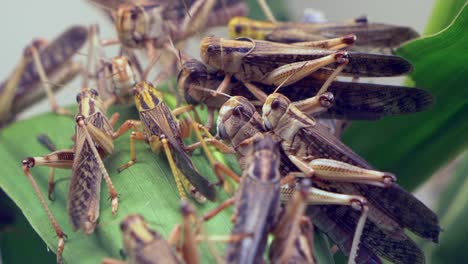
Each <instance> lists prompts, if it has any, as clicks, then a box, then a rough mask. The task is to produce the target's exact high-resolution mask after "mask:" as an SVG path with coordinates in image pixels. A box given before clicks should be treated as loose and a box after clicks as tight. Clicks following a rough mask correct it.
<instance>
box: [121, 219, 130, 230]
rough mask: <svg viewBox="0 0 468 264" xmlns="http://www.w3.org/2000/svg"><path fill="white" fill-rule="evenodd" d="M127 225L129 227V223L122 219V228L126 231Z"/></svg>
mask: <svg viewBox="0 0 468 264" xmlns="http://www.w3.org/2000/svg"><path fill="white" fill-rule="evenodd" d="M127 227H128V224H127V222H126V221H122V222H121V223H120V230H122V231H125V230H126V229H127Z"/></svg>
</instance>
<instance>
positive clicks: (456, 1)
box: [424, 0, 466, 35]
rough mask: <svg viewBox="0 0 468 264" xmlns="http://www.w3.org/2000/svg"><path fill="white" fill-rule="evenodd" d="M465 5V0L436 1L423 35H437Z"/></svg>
mask: <svg viewBox="0 0 468 264" xmlns="http://www.w3.org/2000/svg"><path fill="white" fill-rule="evenodd" d="M465 3H466V0H437V1H436V2H435V4H434V7H433V8H432V14H431V19H430V20H429V22H428V23H427V25H426V29H425V31H424V35H430V34H434V33H437V32H439V31H441V30H442V29H444V28H445V27H447V26H448V25H449V24H450V23H451V22H452V21H453V18H455V16H456V15H457V14H458V12H460V10H461V9H462V7H463V6H464V5H465Z"/></svg>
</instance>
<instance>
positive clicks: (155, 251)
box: [102, 214, 183, 264]
mask: <svg viewBox="0 0 468 264" xmlns="http://www.w3.org/2000/svg"><path fill="white" fill-rule="evenodd" d="M120 231H122V238H123V247H124V252H125V255H126V257H127V261H121V260H117V259H109V258H105V259H103V261H102V263H103V264H123V263H129V264H140V263H141V264H143V263H147V264H149V263H152V264H153V263H154V264H155V263H168V264H176V263H183V261H182V259H181V258H180V256H179V255H178V254H177V252H176V251H175V250H174V248H173V247H172V246H171V245H170V243H169V242H168V241H166V240H165V239H164V238H163V237H162V235H161V234H159V233H158V232H156V231H154V230H152V229H150V228H149V227H148V225H147V223H146V222H145V219H144V218H143V216H141V215H137V214H132V215H128V216H126V217H125V218H124V219H123V220H122V222H121V223H120Z"/></svg>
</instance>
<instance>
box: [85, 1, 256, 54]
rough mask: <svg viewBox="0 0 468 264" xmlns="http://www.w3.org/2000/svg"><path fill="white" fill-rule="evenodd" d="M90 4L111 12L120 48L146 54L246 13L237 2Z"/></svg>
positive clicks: (243, 4) (108, 2) (106, 2)
mask: <svg viewBox="0 0 468 264" xmlns="http://www.w3.org/2000/svg"><path fill="white" fill-rule="evenodd" d="M91 2H94V3H96V4H97V5H98V6H101V7H104V8H105V9H107V10H112V14H111V16H112V17H113V20H114V23H115V27H116V30H117V35H118V38H119V42H120V43H121V44H122V45H124V46H125V47H130V48H148V49H149V51H151V52H150V54H152V53H154V49H155V48H166V47H168V44H169V43H170V42H174V43H178V42H180V41H182V40H185V39H187V38H189V37H191V36H192V35H195V34H196V33H197V32H199V31H200V30H202V29H204V28H205V27H214V26H222V25H226V24H227V22H228V21H229V19H230V18H232V17H234V16H238V15H245V14H246V13H247V5H246V4H245V3H244V2H243V1H240V0H225V1H217V0H207V1H203V0H178V1H164V0H159V1H158V0H150V1H137V2H136V3H129V2H128V1H119V0H110V1H109V0H92V1H91ZM107 10H106V11H107ZM114 42H115V41H114ZM152 50H153V51H152Z"/></svg>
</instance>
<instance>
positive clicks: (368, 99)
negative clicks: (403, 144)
mask: <svg viewBox="0 0 468 264" xmlns="http://www.w3.org/2000/svg"><path fill="white" fill-rule="evenodd" d="M223 79H224V75H223V74H219V72H218V71H216V70H214V69H210V68H209V67H207V66H206V65H204V64H203V63H201V62H199V61H197V60H189V61H187V62H186V63H184V65H183V66H182V69H181V71H180V72H179V75H178V77H177V85H178V90H179V94H180V95H181V96H184V98H185V100H186V101H187V103H189V104H192V105H198V104H201V103H203V104H205V105H206V106H207V107H208V112H209V115H210V116H211V118H210V119H209V120H212V116H213V114H214V111H215V110H216V109H219V108H220V107H221V106H222V104H223V103H225V102H226V101H227V98H226V97H224V96H217V94H216V93H215V91H214V90H215V89H216V88H217V87H219V86H220V85H221V83H222V81H223ZM253 84H254V85H255V86H256V87H258V88H259V89H260V90H261V92H262V93H264V94H270V93H272V92H273V91H274V90H275V89H276V87H275V86H272V85H266V84H261V83H253ZM322 85H323V81H320V80H314V79H310V78H309V79H303V80H300V81H298V82H296V83H294V84H292V85H289V86H286V87H283V93H284V95H285V96H286V97H288V98H292V99H293V100H295V101H299V100H303V99H307V98H310V97H313V96H314V95H316V94H317V92H318V91H319V90H320V88H321V87H322ZM327 91H329V92H331V93H332V94H333V95H334V104H333V106H332V107H330V108H328V109H327V110H326V111H323V112H321V113H320V114H319V115H318V116H319V117H325V118H339V119H364V120H375V119H379V118H382V117H384V116H387V115H399V114H408V113H413V112H419V111H423V110H425V109H427V108H428V107H429V106H430V105H431V104H432V101H433V99H432V96H431V94H430V93H429V92H427V91H425V90H422V89H417V88H416V89H414V88H413V89H410V88H407V87H403V86H390V85H379V84H368V83H356V82H340V81H334V82H333V83H331V84H330V86H329V88H328V89H327ZM224 92H225V93H227V94H230V95H234V96H235V95H241V96H244V97H246V98H248V99H249V100H251V101H253V100H257V98H256V97H255V96H253V95H252V94H251V93H250V91H249V89H248V88H247V87H245V85H243V83H242V82H240V81H237V80H235V79H234V78H231V79H230V82H229V84H228V85H227V86H226V89H224ZM263 97H264V98H266V96H261V98H262V100H261V101H264V100H265V99H263ZM207 126H208V127H211V124H208V125H207Z"/></svg>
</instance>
